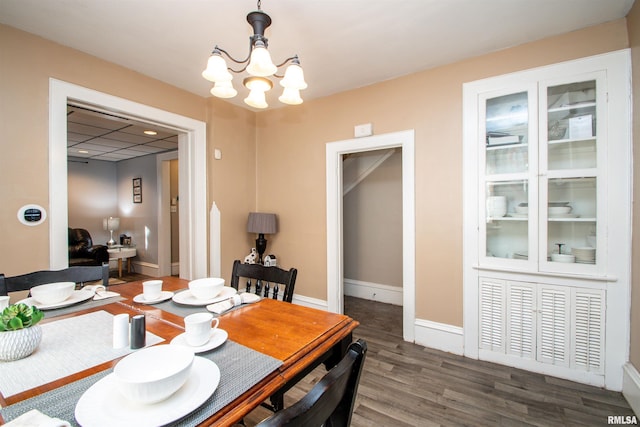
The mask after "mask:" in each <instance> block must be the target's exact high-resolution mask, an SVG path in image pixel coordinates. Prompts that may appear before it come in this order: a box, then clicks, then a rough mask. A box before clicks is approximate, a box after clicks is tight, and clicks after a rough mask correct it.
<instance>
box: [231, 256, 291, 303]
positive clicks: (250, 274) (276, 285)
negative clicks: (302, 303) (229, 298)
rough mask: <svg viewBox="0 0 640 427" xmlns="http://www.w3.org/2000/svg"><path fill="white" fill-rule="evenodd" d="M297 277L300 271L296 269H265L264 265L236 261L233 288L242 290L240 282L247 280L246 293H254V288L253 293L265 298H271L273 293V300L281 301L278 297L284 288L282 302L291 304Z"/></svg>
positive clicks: (232, 280)
mask: <svg viewBox="0 0 640 427" xmlns="http://www.w3.org/2000/svg"><path fill="white" fill-rule="evenodd" d="M297 275H298V270H297V269H295V268H291V269H289V270H284V269H282V268H280V267H265V266H264V265H262V264H243V263H241V262H240V260H235V261H234V262H233V271H232V272H231V286H232V287H234V288H236V289H238V290H240V289H239V288H238V286H240V280H241V279H246V281H247V284H246V288H245V291H246V292H252V288H253V292H255V293H256V294H258V295H260V296H263V297H265V298H269V296H270V295H269V293H271V297H272V298H273V299H280V298H278V295H279V294H280V293H281V290H280V288H281V287H282V288H283V289H282V298H281V299H282V301H285V302H291V300H292V299H293V289H294V287H295V286H296V276H297Z"/></svg>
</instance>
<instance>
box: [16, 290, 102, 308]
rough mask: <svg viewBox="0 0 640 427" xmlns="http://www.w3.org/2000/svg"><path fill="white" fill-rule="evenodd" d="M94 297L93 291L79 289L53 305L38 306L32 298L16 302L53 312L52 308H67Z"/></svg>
mask: <svg viewBox="0 0 640 427" xmlns="http://www.w3.org/2000/svg"><path fill="white" fill-rule="evenodd" d="M94 295H95V293H94V292H93V291H90V290H88V289H80V290H79V291H73V292H71V295H69V298H67V299H66V300H64V301H60V302H57V303H55V304H40V303H39V302H37V301H36V300H35V299H34V298H33V297H29V298H25V299H23V300H22V301H18V302H19V303H23V304H27V305H35V306H36V307H38V308H39V309H40V310H53V309H54V308H61V307H68V306H70V305H73V304H77V303H79V302H83V301H86V300H88V299H91V298H93V296H94Z"/></svg>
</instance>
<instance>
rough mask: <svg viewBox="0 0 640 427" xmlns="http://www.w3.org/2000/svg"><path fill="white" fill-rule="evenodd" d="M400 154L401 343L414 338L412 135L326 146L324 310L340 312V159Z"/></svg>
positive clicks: (341, 242)
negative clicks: (369, 153) (374, 152)
mask: <svg viewBox="0 0 640 427" xmlns="http://www.w3.org/2000/svg"><path fill="white" fill-rule="evenodd" d="M391 148H400V149H401V150H402V253H403V256H402V306H403V316H402V317H403V322H402V323H403V339H404V340H405V341H413V340H414V337H415V328H414V324H415V193H414V188H415V184H414V182H415V176H414V152H415V150H414V131H413V130H408V131H402V132H395V133H388V134H383V135H375V136H370V137H364V138H357V139H350V140H345V141H337V142H331V143H327V146H326V180H327V181H326V183H327V308H328V310H329V311H332V312H336V313H343V312H344V300H343V296H344V247H343V236H344V228H343V227H344V224H343V168H342V160H343V156H344V155H346V154H349V153H359V152H365V151H372V150H385V149H391Z"/></svg>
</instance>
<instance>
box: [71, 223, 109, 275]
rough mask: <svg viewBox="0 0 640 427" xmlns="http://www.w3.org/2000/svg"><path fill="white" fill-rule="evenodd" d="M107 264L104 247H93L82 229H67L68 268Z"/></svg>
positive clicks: (106, 252) (106, 253)
mask: <svg viewBox="0 0 640 427" xmlns="http://www.w3.org/2000/svg"><path fill="white" fill-rule="evenodd" d="M105 262H109V252H108V251H107V246H105V245H94V244H93V240H91V234H89V232H88V231H87V230H85V229H84V228H69V266H70V267H71V266H76V265H102V263H105Z"/></svg>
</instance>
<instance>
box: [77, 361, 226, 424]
mask: <svg viewBox="0 0 640 427" xmlns="http://www.w3.org/2000/svg"><path fill="white" fill-rule="evenodd" d="M219 383H220V369H219V368H218V365H216V364H215V363H214V362H212V361H211V360H209V359H204V358H202V357H197V356H196V357H195V358H194V360H193V366H192V368H191V375H189V378H188V379H187V382H186V383H185V384H184V385H183V386H182V387H181V388H180V389H179V390H178V391H177V392H175V393H174V394H173V395H171V396H170V397H169V398H168V399H166V400H163V401H162V402H158V403H154V404H153V405H141V404H140V405H139V404H135V403H133V402H131V401H129V400H127V399H125V398H124V396H122V395H121V394H120V392H119V391H118V390H117V389H116V384H115V379H114V376H113V374H109V375H107V376H106V377H104V378H102V379H101V380H100V381H98V382H97V383H95V384H94V385H92V386H91V387H89V389H88V390H87V391H86V392H84V394H83V395H82V396H81V397H80V400H78V404H77V405H76V410H75V416H76V421H78V423H79V424H80V425H81V426H109V427H111V426H136V427H143V426H159V425H165V424H168V423H170V422H172V421H176V420H179V419H180V418H182V417H184V416H185V415H187V414H189V413H190V412H192V411H194V410H196V409H198V408H199V407H200V406H201V405H202V404H203V403H204V402H205V401H206V400H207V399H209V397H211V395H212V394H213V392H214V391H215V390H216V388H217V387H218V384H219Z"/></svg>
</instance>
